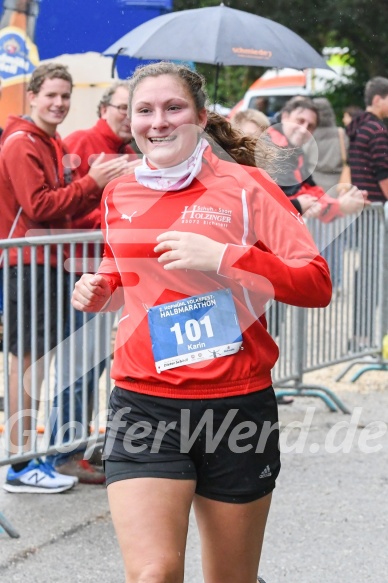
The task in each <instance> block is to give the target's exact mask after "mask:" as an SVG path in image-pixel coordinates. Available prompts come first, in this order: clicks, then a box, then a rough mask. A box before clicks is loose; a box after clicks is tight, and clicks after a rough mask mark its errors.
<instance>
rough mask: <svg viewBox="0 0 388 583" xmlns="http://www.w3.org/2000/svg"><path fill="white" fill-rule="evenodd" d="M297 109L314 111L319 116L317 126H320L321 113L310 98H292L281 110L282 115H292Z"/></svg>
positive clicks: (297, 96) (299, 96)
mask: <svg viewBox="0 0 388 583" xmlns="http://www.w3.org/2000/svg"><path fill="white" fill-rule="evenodd" d="M296 109H309V110H310V111H313V112H314V113H315V114H316V116H317V125H318V124H319V111H318V108H317V107H316V105H315V103H314V102H313V100H312V99H310V98H309V97H304V96H303V95H295V97H291V99H289V100H288V101H286V103H285V104H284V106H283V107H282V109H281V113H292V112H293V111H295V110H296Z"/></svg>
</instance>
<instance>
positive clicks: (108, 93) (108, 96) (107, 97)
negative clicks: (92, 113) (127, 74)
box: [97, 81, 129, 117]
mask: <svg viewBox="0 0 388 583" xmlns="http://www.w3.org/2000/svg"><path fill="white" fill-rule="evenodd" d="M119 87H124V89H127V90H128V91H129V87H128V81H116V82H115V83H113V84H112V85H110V86H109V87H108V88H107V89H105V91H104V93H103V94H102V96H101V99H100V101H99V103H98V105H97V115H98V117H101V108H102V107H106V106H107V105H109V104H110V102H111V101H112V97H113V95H114V94H115V93H116V91H117V89H118V88H119Z"/></svg>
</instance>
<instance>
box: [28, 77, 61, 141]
mask: <svg viewBox="0 0 388 583" xmlns="http://www.w3.org/2000/svg"><path fill="white" fill-rule="evenodd" d="M70 98H71V85H70V83H69V81H65V80H64V79H59V78H54V79H45V80H44V81H43V83H42V86H41V88H40V90H39V92H38V93H33V92H32V91H29V92H28V100H29V102H30V106H31V118H32V119H33V121H34V122H35V123H36V125H37V126H38V127H40V128H41V129H42V130H43V131H45V132H47V133H48V134H49V135H50V136H53V135H54V134H55V131H56V129H57V125H58V124H60V123H62V122H63V120H64V119H65V117H66V116H67V114H68V113H69V109H70Z"/></svg>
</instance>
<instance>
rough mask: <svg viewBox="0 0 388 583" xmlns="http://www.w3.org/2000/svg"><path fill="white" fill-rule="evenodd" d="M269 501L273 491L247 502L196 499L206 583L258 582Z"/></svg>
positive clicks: (195, 504)
mask: <svg viewBox="0 0 388 583" xmlns="http://www.w3.org/2000/svg"><path fill="white" fill-rule="evenodd" d="M270 504H271V494H268V495H267V496H265V497H264V498H260V499H259V500H256V501H254V502H250V503H248V504H227V503H225V502H217V501H216V500H209V499H208V498H203V497H202V496H196V497H195V498H194V509H195V515H196V518H197V523H198V527H199V532H200V536H201V543H202V565H203V574H204V580H205V582H206V583H256V581H257V572H258V569H259V562H260V555H261V548H262V545H263V538H264V530H265V525H266V521H267V516H268V511H269V507H270Z"/></svg>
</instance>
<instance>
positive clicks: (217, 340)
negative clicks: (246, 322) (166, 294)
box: [148, 289, 242, 373]
mask: <svg viewBox="0 0 388 583" xmlns="http://www.w3.org/2000/svg"><path fill="white" fill-rule="evenodd" d="M148 323H149V329H150V335H151V340H152V351H153V355H154V360H155V366H156V370H157V371H158V372H159V373H161V372H163V371H164V370H168V369H171V368H176V367H179V366H185V365H189V364H194V363H196V362H200V361H203V360H212V359H214V358H219V357H221V356H230V355H232V354H235V353H236V352H238V351H239V350H240V348H241V345H242V335H241V329H240V325H239V322H238V318H237V313H236V308H235V305H234V301H233V297H232V292H231V291H230V290H229V289H224V290H219V291H215V292H208V293H206V294H201V295H197V296H191V297H189V298H185V299H183V300H177V301H176V302H170V303H168V304H161V305H159V306H155V307H153V308H151V309H150V310H149V312H148Z"/></svg>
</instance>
